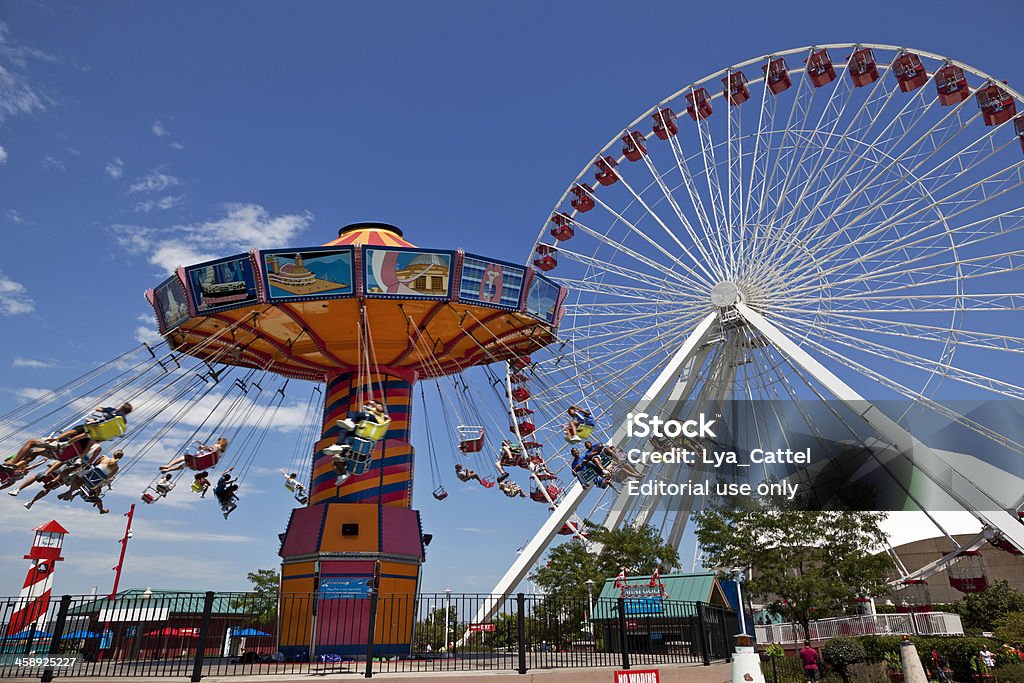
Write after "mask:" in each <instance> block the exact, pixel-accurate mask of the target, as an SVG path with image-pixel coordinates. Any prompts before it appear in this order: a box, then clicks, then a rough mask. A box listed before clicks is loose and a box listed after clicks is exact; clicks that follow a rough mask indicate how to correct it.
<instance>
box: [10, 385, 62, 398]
mask: <svg viewBox="0 0 1024 683" xmlns="http://www.w3.org/2000/svg"><path fill="white" fill-rule="evenodd" d="M14 395H15V396H17V397H18V398H20V399H22V400H23V401H38V400H39V399H41V398H50V397H51V396H53V395H54V393H53V392H52V391H50V390H49V389H40V388H38V387H22V388H21V389H17V390H16V391H15V392H14Z"/></svg>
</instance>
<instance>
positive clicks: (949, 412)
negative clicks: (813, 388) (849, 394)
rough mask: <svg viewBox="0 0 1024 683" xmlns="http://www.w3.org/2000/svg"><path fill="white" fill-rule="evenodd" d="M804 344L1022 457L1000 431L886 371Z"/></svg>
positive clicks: (814, 344)
mask: <svg viewBox="0 0 1024 683" xmlns="http://www.w3.org/2000/svg"><path fill="white" fill-rule="evenodd" d="M806 343H807V344H808V345H809V346H811V347H813V348H814V350H815V351H816V352H818V353H820V354H822V355H823V356H825V357H826V358H829V359H831V360H833V361H835V362H837V363H839V364H841V365H844V366H846V367H847V368H849V369H851V370H853V371H854V372H857V373H859V374H861V375H863V376H864V377H866V378H868V379H870V380H872V381H874V382H877V383H879V384H881V385H882V386H885V387H887V388H889V389H891V390H893V391H895V392H896V393H897V394H899V395H901V396H904V397H905V398H908V399H910V400H912V401H914V402H915V404H917V405H921V406H923V407H926V408H928V409H930V410H933V411H934V412H935V413H937V414H939V415H942V416H944V417H947V418H949V419H950V420H952V421H953V422H955V423H957V424H961V425H963V426H965V427H967V428H969V429H971V430H972V431H974V432H976V433H978V434H980V435H982V436H985V437H987V438H989V439H990V440H992V441H993V442H994V443H997V444H999V445H1002V446H1005V447H1006V448H1008V449H1010V450H1013V451H1016V452H1018V453H1022V454H1024V445H1022V444H1021V443H1018V442H1017V441H1015V440H1013V439H1012V438H1009V437H1007V436H1005V435H1003V434H1001V433H999V432H996V431H994V430H993V429H991V428H990V427H987V426H985V425H983V424H981V423H979V422H977V421H975V420H973V419H971V418H970V417H968V416H966V415H963V414H961V413H960V412H958V411H956V410H954V409H953V408H951V407H950V406H948V405H946V404H945V403H940V402H938V401H936V400H934V399H932V398H930V397H928V396H926V395H925V394H923V393H921V392H919V391H915V390H913V389H910V388H909V387H907V386H905V385H903V384H902V383H900V382H897V381H896V380H894V379H893V378H892V377H891V376H890V375H889V374H887V373H885V372H879V371H876V370H874V369H872V368H870V367H868V366H866V365H863V364H861V363H858V362H856V361H854V360H853V359H852V358H850V357H849V355H848V354H846V353H843V352H840V351H835V350H833V349H831V348H829V347H828V346H826V345H824V344H822V343H820V342H817V341H814V340H810V339H808V340H807V342H806Z"/></svg>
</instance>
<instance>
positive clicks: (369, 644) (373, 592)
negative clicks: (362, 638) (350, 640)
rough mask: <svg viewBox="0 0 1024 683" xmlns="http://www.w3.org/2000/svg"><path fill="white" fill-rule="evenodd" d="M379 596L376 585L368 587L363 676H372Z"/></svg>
mask: <svg viewBox="0 0 1024 683" xmlns="http://www.w3.org/2000/svg"><path fill="white" fill-rule="evenodd" d="M379 597H380V596H379V594H378V591H377V588H376V587H374V588H372V589H370V619H369V622H370V624H369V629H368V632H367V634H366V670H365V671H364V672H363V677H364V678H373V645H374V643H373V641H374V632H375V631H376V630H377V600H378V599H379Z"/></svg>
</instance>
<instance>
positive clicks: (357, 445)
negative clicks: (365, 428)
mask: <svg viewBox="0 0 1024 683" xmlns="http://www.w3.org/2000/svg"><path fill="white" fill-rule="evenodd" d="M376 445H377V441H376V439H368V438H366V437H359V436H357V437H355V438H353V439H352V443H351V444H349V446H350V447H351V449H352V456H351V458H350V459H351V460H354V461H359V460H360V459H366V458H369V457H370V456H372V455H373V447H374V446H376Z"/></svg>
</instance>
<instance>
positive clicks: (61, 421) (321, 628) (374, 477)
mask: <svg viewBox="0 0 1024 683" xmlns="http://www.w3.org/2000/svg"><path fill="white" fill-rule="evenodd" d="M564 296H565V291H564V290H563V289H562V288H561V287H560V286H558V285H555V284H553V283H552V282H551V281H549V280H548V279H547V278H546V277H544V276H543V275H541V274H539V273H538V272H536V271H535V270H534V269H532V268H529V267H524V266H518V265H515V264H512V263H506V262H503V261H496V260H494V259H490V258H487V257H483V256H477V255H473V254H467V253H465V252H463V251H451V250H436V249H418V248H416V247H414V246H413V245H412V244H410V243H409V242H407V241H405V240H404V239H403V235H402V232H401V231H400V230H399V229H398V228H396V227H394V226H390V225H386V224H381V223H360V224H355V225H350V226H348V227H346V228H342V229H341V230H340V231H339V236H338V238H337V239H336V240H333V241H331V242H329V243H327V244H326V245H323V246H320V247H310V248H298V249H295V248H292V249H276V250H264V251H253V252H250V253H247V254H239V255H235V256H230V257H226V258H221V259H217V260H215V261H211V262H207V263H201V264H197V265H194V266H186V267H182V268H179V269H178V270H177V272H176V273H175V274H174V275H172V276H171V277H170V278H168V279H167V280H166V281H164V282H163V283H161V284H160V285H159V286H158V287H156V288H155V289H153V290H151V291H150V292H148V293H147V297H148V299H149V301H150V303H151V304H152V305H153V308H154V310H155V312H156V316H157V320H158V323H159V326H160V332H161V334H162V335H163V338H164V344H163V345H161V346H160V347H158V348H150V347H148V346H144V347H143V348H140V349H137V350H136V351H134V352H132V353H129V354H126V356H124V357H121V358H118V359H115V360H114V361H111V362H110V363H107V364H106V365H105V366H102V367H100V368H98V369H97V370H95V371H94V372H93V373H90V374H89V375H86V376H85V377H82V378H79V379H78V380H75V381H74V382H72V383H70V384H69V385H66V386H64V387H61V388H60V389H58V390H55V391H54V392H53V393H52V394H50V395H48V396H47V397H44V398H43V399H42V400H40V401H38V402H36V403H34V404H32V405H28V406H23V407H22V408H20V409H19V410H18V411H16V413H15V414H12V415H9V416H7V419H5V421H4V422H5V424H10V425H12V427H13V431H12V432H10V433H8V434H5V435H4V437H5V438H6V439H8V440H10V439H11V437H13V436H15V435H16V434H24V433H26V432H28V431H30V430H35V431H36V432H40V431H42V432H45V431H46V429H52V430H53V431H54V434H55V435H56V434H58V433H60V432H64V433H63V434H61V435H60V436H55V437H54V438H53V439H51V440H49V441H43V440H37V441H35V442H29V443H35V445H34V446H33V447H34V448H36V449H38V450H39V452H40V458H39V459H40V460H42V461H43V463H44V464H46V463H50V462H63V461H68V462H74V460H73V456H74V455H79V454H80V453H81V452H82V451H84V450H85V449H86V448H87V446H88V445H90V444H93V443H98V444H100V445H101V446H103V445H106V444H105V443H104V442H106V441H111V440H113V442H114V443H116V445H117V447H118V448H119V449H120V450H122V451H124V452H125V454H126V455H125V456H124V458H123V459H122V461H121V463H120V468H119V469H118V470H117V471H116V473H115V474H114V476H113V477H108V478H106V481H97V480H96V478H95V477H94V478H93V479H90V480H89V481H88V482H86V484H85V486H84V487H85V488H90V487H91V488H92V489H101V488H102V485H103V484H104V483H105V484H107V485H108V486H109V485H111V484H112V483H113V481H111V480H114V481H116V479H117V478H119V477H123V476H124V475H125V474H127V473H128V472H129V471H131V470H132V469H133V468H138V467H139V464H140V462H141V461H142V460H143V459H144V458H146V455H147V453H149V451H150V450H152V449H153V448H155V447H156V446H157V445H158V444H161V443H166V442H167V441H168V434H169V433H171V431H172V430H173V429H174V428H175V426H176V425H179V424H181V423H183V422H186V421H187V420H186V418H187V417H188V416H189V415H190V414H191V415H192V416H195V415H197V414H198V415H201V419H198V420H196V419H191V421H189V423H190V424H191V423H194V422H198V426H196V427H195V429H194V430H192V431H191V433H189V434H188V435H187V437H185V438H179V439H178V440H179V441H180V442H181V443H182V446H181V447H180V448H179V449H178V450H177V451H176V452H174V453H172V454H169V455H168V456H167V457H168V458H169V459H168V460H167V464H166V465H163V466H162V467H161V468H160V470H161V471H160V474H158V475H156V476H155V477H154V478H153V479H152V481H151V482H150V484H149V485H148V486H147V487H146V490H145V492H143V493H142V500H143V501H144V502H146V503H149V504H157V505H158V504H159V501H160V500H161V498H163V497H165V496H167V495H170V494H171V492H172V491H173V489H174V488H175V487H176V484H177V483H178V480H179V479H180V478H182V477H186V476H187V477H188V479H187V480H186V481H189V482H190V485H189V486H187V487H182V488H192V489H193V490H194V491H196V492H197V493H205V488H204V485H203V484H202V483H201V481H209V478H210V475H211V474H213V473H215V472H217V471H218V470H222V471H224V472H225V473H227V472H235V474H234V475H233V476H234V479H233V482H234V488H231V489H229V490H228V492H227V493H225V491H224V490H223V488H224V487H222V486H220V485H219V486H218V488H217V489H215V490H214V492H215V495H216V497H217V498H218V500H220V502H221V504H222V507H223V509H224V516H225V518H226V517H227V516H228V514H230V512H231V511H232V510H234V498H235V497H236V496H234V495H232V494H233V492H234V491H235V490H237V487H238V485H239V482H241V481H243V480H244V478H245V476H246V474H247V473H248V471H249V469H250V468H251V466H252V464H253V461H254V458H255V457H256V456H257V454H258V453H259V451H260V446H261V442H262V440H263V439H264V438H265V436H266V434H267V431H268V429H269V428H270V427H271V426H272V425H274V423H275V416H276V414H277V411H278V410H279V409H280V408H281V406H282V404H283V402H284V400H285V396H286V393H287V387H288V384H289V382H291V381H293V380H307V381H310V382H314V383H316V384H314V388H313V391H312V393H311V394H310V396H309V399H308V400H307V401H306V419H305V422H304V423H303V424H305V425H306V429H307V433H306V434H304V435H303V437H302V438H300V439H297V440H296V442H295V452H294V453H293V456H292V459H291V462H290V463H289V465H290V466H289V470H288V471H285V474H286V475H287V474H289V472H291V473H296V474H297V472H299V471H303V470H305V471H307V472H308V473H309V475H308V481H307V480H305V478H304V477H303V478H301V479H300V478H299V477H294V476H289V477H288V479H287V480H286V484H288V485H289V487H290V488H291V489H292V490H293V491H294V493H295V497H296V499H297V500H300V501H301V502H304V503H305V506H304V507H300V508H297V509H295V510H294V511H293V512H292V515H291V519H290V521H289V523H288V527H287V531H286V532H285V534H283V537H282V543H281V549H280V555H281V557H282V587H281V590H282V591H283V592H294V593H303V592H306V593H309V592H312V590H313V588H314V586H315V585H316V586H319V587H321V589H322V587H323V586H335V587H337V586H341V585H344V586H345V587H346V588H345V589H344V590H346V591H347V590H357V591H358V590H363V591H365V589H366V587H367V586H368V585H370V584H371V583H374V582H376V583H377V585H379V590H380V591H381V592H385V593H388V594H396V595H409V596H414V595H415V594H416V590H417V584H418V581H419V573H420V568H419V567H420V564H421V562H422V560H423V542H422V533H421V527H420V520H419V513H418V512H417V511H415V510H413V509H412V478H413V462H414V458H413V449H412V446H411V445H410V424H411V416H412V415H411V414H412V403H413V397H414V395H415V392H414V385H415V384H416V383H417V382H419V383H420V390H421V391H420V394H421V396H422V397H424V400H426V390H425V387H424V386H423V384H424V383H425V382H428V381H433V382H434V383H435V387H434V388H436V390H437V391H438V393H439V396H440V397H441V400H442V401H444V400H448V401H449V402H450V406H451V409H452V411H457V412H458V413H459V414H460V415H472V416H479V414H480V413H479V407H476V408H474V409H473V412H471V413H467V412H466V411H465V408H466V407H468V406H469V405H471V404H472V401H471V399H470V398H469V397H468V395H467V393H466V392H467V391H468V387H469V385H468V384H467V383H466V382H465V381H464V380H461V379H459V378H457V377H456V378H455V379H454V380H451V376H453V375H455V376H457V375H458V374H459V373H462V372H464V371H466V370H468V369H470V368H473V367H475V366H485V370H486V371H487V372H488V373H489V375H490V376H491V377H493V381H494V382H498V381H500V379H501V376H499V375H498V374H496V373H495V372H494V371H492V370H491V369H490V368H486V366H488V365H491V364H498V365H499V366H504V365H507V364H509V363H511V364H512V365H514V366H522V365H523V364H524V362H526V361H525V360H524V359H527V358H528V357H529V354H530V353H532V352H534V351H536V350H538V349H540V348H542V347H543V346H545V345H547V344H550V343H552V342H553V341H554V340H555V330H556V328H557V324H558V319H559V310H560V308H559V307H560V304H561V300H562V299H563V298H564ZM442 381H453V382H454V384H453V385H452V387H453V388H452V389H445V390H444V391H442V387H441V384H440V383H441V382H442ZM320 383H322V384H323V389H321V388H320V386H319V384H320ZM491 390H493V391H497V385H496V384H492V385H491V387H490V389H489V391H491ZM446 392H454V393H456V394H458V397H457V398H454V399H452V398H451V397H448V398H447V399H446V398H445V397H444V393H446ZM321 395H322V397H323V398H322V404H323V411H322V419H321V420H317V419H316V417H315V413H316V410H317V408H318V407H319V406H318V404H319V403H321V400H319V397H320V396H321ZM83 396H86V397H88V398H82V397H83ZM111 402H116V403H117V404H118V405H121V404H122V403H127V404H128V405H129V406H130V408H129V411H130V412H129V411H126V410H124V407H122V409H121V411H120V412H119V413H117V414H113V413H112V409H111V410H108V411H107V412H106V413H101V412H96V413H93V415H92V416H91V417H90V418H86V419H85V420H84V421H83V418H82V417H81V416H82V414H83V412H85V413H88V411H89V410H91V409H92V408H93V406H95V405H97V404H99V405H101V406H105V405H106V404H107V403H111ZM495 405H496V406H499V405H500V404H498V403H497V402H495ZM446 414H448V413H447V412H446ZM350 420H352V421H350ZM318 423H319V425H318ZM69 424H70V425H76V424H84V425H85V426H84V428H83V431H84V434H83V435H82V436H81V437H80V438H79V439H77V440H76V441H75V443H74V444H72V443H71V441H72V439H69V438H68V436H67V434H68V430H63V429H62V427H63V426H64V425H69ZM451 431H452V433H453V434H455V437H454V438H456V439H457V443H456V444H455V446H456V447H457V449H458V450H457V452H459V453H460V457H465V456H466V455H472V454H474V453H475V454H480V452H481V451H482V449H483V446H484V442H485V440H486V429H485V427H484V426H483V423H482V422H481V421H480V420H479V419H477V421H476V422H466V423H462V424H458V425H452V426H451ZM214 438H218V439H219V440H221V441H223V442H226V444H223V445H220V446H219V447H214V446H212V445H206V444H212V443H213V439H214ZM456 447H453V449H452V450H453V451H456ZM307 448H308V449H309V450H308V451H306V452H303V451H304V449H307ZM68 451H74V453H70V452H68ZM164 455H167V454H164ZM158 457H159V456H158ZM153 459H154V458H150V460H153ZM161 459H163V458H161ZM429 460H430V469H431V472H432V476H433V478H434V482H435V489H434V497H435V498H436V499H438V500H443V499H445V498H446V497H447V495H448V493H447V491H446V490H445V488H444V486H443V485H442V484H441V482H440V471H439V465H438V463H437V461H436V456H435V454H434V453H433V444H431V447H430V453H429ZM93 470H95V468H93ZM90 471H91V470H87V473H89V472H90ZM486 471H487V470H484V469H482V468H481V472H486ZM2 472H3V474H2V476H3V478H4V481H3V482H0V484H4V485H7V486H12V485H13V484H15V483H16V482H18V481H19V480H22V481H27V477H25V475H26V474H27V472H26V471H25V468H21V469H18V470H15V469H12V468H11V467H9V466H8V467H5V468H3V470H2ZM56 473H57V475H58V476H59V475H60V474H61V472H60V470H59V468H58V470H57V472H56ZM473 474H475V472H474V473H473ZM538 474H539V473H536V474H534V476H535V478H536V477H537V476H538ZM229 476H230V475H229ZM505 480H507V477H505V478H503V481H502V483H501V484H498V486H500V487H502V490H505V489H507V488H508V487H509V486H510V485H511V482H507V481H505ZM476 481H478V482H479V483H480V484H481V485H483V486H485V487H488V488H491V487H494V486H495V484H496V483H497V482H496V481H495V480H493V479H487V478H485V477H480V476H479V475H476ZM538 481H539V479H538ZM20 486H21V484H19V487H20ZM80 486H81V485H80ZM496 493H497V492H496ZM98 495H99V492H98V491H91V492H89V493H88V494H87V495H86V497H87V499H93V500H94V499H95V498H96V497H97V496H98ZM185 495H189V494H187V493H186V494H185ZM506 495H507V494H506ZM90 496H91V498H90ZM547 502H548V503H550V502H551V501H550V500H548V501H547ZM339 590H342V589H340V588H339ZM363 597H365V594H364V596H363ZM408 604H409V605H410V606H411V605H413V604H414V601H413V600H409V601H408ZM303 608H304V606H303V605H298V604H296V605H292V606H290V607H289V609H293V610H296V609H303ZM305 608H306V609H307V610H311V609H312V606H311V605H306V606H305ZM305 616H306V617H311V614H310V615H305ZM351 617H352V615H351V613H348V612H346V613H345V615H342V614H341V613H339V614H336V615H335V614H333V613H332V612H331V611H330V610H329V609H326V608H321V610H320V613H319V615H318V618H317V624H318V625H317V629H318V633H319V634H320V636H318V642H317V645H318V651H321V652H323V651H329V650H335V651H338V652H343V651H345V650H346V648H352V647H356V646H357V644H358V643H360V642H364V641H365V633H366V629H365V627H363V628H360V627H359V620H358V619H356V620H354V621H353V620H352V618H351ZM395 618H396V619H397V620H398V622H401V623H399V626H398V627H395V628H393V629H391V630H389V634H390V635H389V636H388V637H387V638H388V639H389V640H386V642H383V643H382V645H383V646H384V648H385V650H388V649H391V650H394V651H396V652H401V651H408V647H409V638H410V633H411V628H412V619H413V611H412V609H411V607H410V609H409V610H408V613H407V614H405V615H404V616H402V615H396V617H395ZM289 622H290V623H306V624H309V623H310V622H311V619H310V618H306V619H303V615H291V616H290V617H289ZM334 622H339V623H334ZM342 622H344V623H342ZM402 623H404V624H405V628H402V627H401V625H402ZM321 636H322V637H321ZM328 640H329V641H331V642H326V641H328ZM292 641H294V642H292ZM309 643H310V637H309V633H308V631H307V632H306V633H289V634H282V642H281V643H280V646H281V649H282V651H284V652H288V651H289V648H295V649H296V651H298V650H301V649H303V648H308V646H309ZM382 651H383V650H382Z"/></svg>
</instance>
